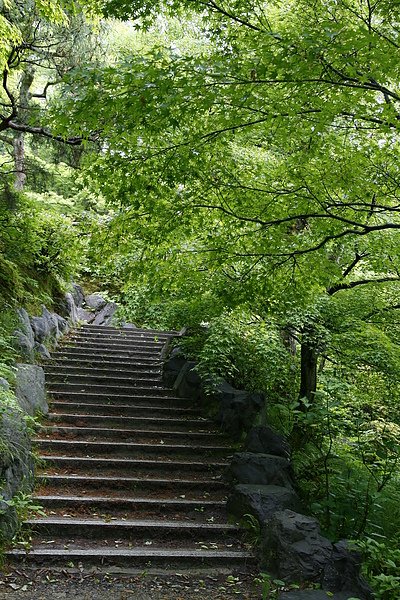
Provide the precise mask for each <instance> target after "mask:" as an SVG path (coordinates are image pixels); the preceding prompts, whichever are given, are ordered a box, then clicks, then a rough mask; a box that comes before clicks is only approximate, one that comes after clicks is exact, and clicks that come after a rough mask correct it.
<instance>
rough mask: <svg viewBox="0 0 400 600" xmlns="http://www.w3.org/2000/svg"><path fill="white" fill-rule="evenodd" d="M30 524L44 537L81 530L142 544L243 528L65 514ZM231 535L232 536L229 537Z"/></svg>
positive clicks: (220, 535) (232, 532) (220, 534)
mask: <svg viewBox="0 0 400 600" xmlns="http://www.w3.org/2000/svg"><path fill="white" fill-rule="evenodd" d="M25 524H26V526H27V527H29V528H32V529H34V531H35V532H36V533H37V534H39V535H41V536H42V537H45V536H50V537H51V538H53V537H55V538H57V537H62V538H71V537H72V538H73V537H74V536H76V535H77V533H78V532H79V537H86V538H88V539H101V540H110V539H112V540H115V539H119V538H121V539H124V540H129V541H130V542H132V543H133V544H134V545H135V546H137V545H141V543H142V542H143V541H145V540H157V539H159V538H162V539H163V540H166V539H167V538H170V539H171V538H172V540H178V539H199V537H200V538H203V539H204V538H206V539H207V540H213V539H216V538H223V537H226V536H236V537H238V536H239V535H240V533H241V531H240V529H239V528H238V527H237V526H235V525H228V524H225V523H223V524H221V523H195V522H191V521H189V522H188V521H159V520H151V519H144V520H133V519H132V520H128V519H126V520H119V519H115V520H112V521H110V520H108V519H107V520H105V519H102V518H100V517H98V518H86V519H79V518H73V517H68V518H63V517H37V518H35V519H28V520H27V521H25ZM230 539H231V538H230ZM235 541H236V540H235Z"/></svg>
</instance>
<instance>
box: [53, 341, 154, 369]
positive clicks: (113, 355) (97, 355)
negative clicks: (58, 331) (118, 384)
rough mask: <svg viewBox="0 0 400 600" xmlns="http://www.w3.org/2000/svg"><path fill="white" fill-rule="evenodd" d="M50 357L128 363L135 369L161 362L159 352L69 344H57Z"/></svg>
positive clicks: (57, 359)
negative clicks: (72, 345)
mask: <svg viewBox="0 0 400 600" xmlns="http://www.w3.org/2000/svg"><path fill="white" fill-rule="evenodd" d="M51 357H52V358H53V359H54V360H56V361H60V360H62V361H63V362H64V360H65V359H75V360H77V361H78V362H81V359H83V360H84V361H85V362H90V363H95V364H104V363H120V364H123V365H125V364H128V365H129V366H130V367H132V366H133V367H134V368H135V369H137V368H138V367H139V365H146V366H149V365H150V366H155V365H160V364H161V357H160V355H159V354H148V353H145V352H141V353H139V352H135V353H132V352H120V351H119V352H115V351H111V352H102V351H101V350H100V351H98V350H93V349H86V350H84V349H82V348H72V347H70V346H59V349H58V350H55V351H54V352H52V353H51Z"/></svg>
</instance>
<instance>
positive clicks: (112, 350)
mask: <svg viewBox="0 0 400 600" xmlns="http://www.w3.org/2000/svg"><path fill="white" fill-rule="evenodd" d="M63 349H65V350H66V351H68V352H72V353H75V354H77V353H78V354H79V353H80V354H93V355H96V354H97V355H99V354H100V355H101V356H104V357H109V356H125V357H127V358H134V359H136V358H138V359H140V358H152V359H155V358H159V357H160V352H161V350H152V349H150V348H137V347H133V346H129V347H111V346H110V347H105V346H97V345H95V344H84V343H71V344H65V345H64V346H63Z"/></svg>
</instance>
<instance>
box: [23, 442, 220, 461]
mask: <svg viewBox="0 0 400 600" xmlns="http://www.w3.org/2000/svg"><path fill="white" fill-rule="evenodd" d="M34 441H35V445H36V446H37V447H38V448H39V450H40V451H41V452H43V453H46V451H48V452H51V453H52V454H54V453H55V452H56V453H58V452H59V453H65V452H68V453H69V454H70V456H77V455H82V454H83V455H84V456H89V457H90V456H93V457H94V456H98V455H105V456H109V455H112V456H123V457H132V456H136V457H140V456H143V455H144V456H146V455H153V456H154V455H155V456H159V457H162V456H166V455H167V456H169V457H173V458H174V457H177V456H187V455H194V456H216V455H217V456H221V455H222V456H224V455H226V454H227V453H228V448H227V447H226V446H215V445H214V446H212V445H211V444H210V445H200V444H196V445H195V444H182V443H181V444H178V443H176V444H163V443H161V442H160V443H158V444H157V443H142V444H140V443H134V442H114V441H113V442H111V441H103V442H101V441H93V442H92V441H86V440H55V439H44V438H34Z"/></svg>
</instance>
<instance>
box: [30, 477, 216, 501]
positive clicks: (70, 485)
mask: <svg viewBox="0 0 400 600" xmlns="http://www.w3.org/2000/svg"><path fill="white" fill-rule="evenodd" d="M112 472H114V471H112ZM150 474H151V477H149V473H148V472H147V473H146V471H144V470H143V471H142V472H138V473H135V475H136V476H135V477H132V476H116V475H110V476H108V477H107V476H104V475H101V476H99V477H96V476H95V475H91V476H90V477H85V476H84V475H75V474H74V475H68V474H63V475H56V474H53V473H50V474H44V475H39V476H38V479H37V483H38V485H40V486H41V487H40V488H39V490H38V491H37V494H40V495H51V496H55V495H56V494H57V497H58V496H60V497H69V496H72V495H74V494H76V493H77V492H79V495H78V496H77V498H80V499H82V502H84V501H85V500H84V499H85V497H88V495H89V496H92V495H93V494H96V495H97V496H98V497H101V496H111V497H113V498H115V499H121V500H129V501H132V502H133V501H135V500H137V498H138V497H139V498H140V499H142V500H144V499H146V500H149V502H150V501H151V502H155V503H157V502H158V503H160V502H162V501H167V500H168V501H169V500H171V501H172V500H179V501H181V500H182V499H183V498H184V499H185V501H186V500H190V501H191V502H192V501H193V502H201V503H202V505H203V503H204V501H211V500H212V501H214V502H217V501H218V502H222V504H224V502H223V500H224V498H226V495H227V493H228V488H227V486H226V484H225V482H224V481H221V480H220V479H210V477H209V478H208V479H207V478H206V474H205V473H204V471H202V472H199V473H196V475H195V476H194V477H193V476H192V474H191V477H190V479H188V478H187V479H183V478H182V477H180V476H179V477H178V476H177V475H176V474H175V477H173V476H172V475H173V474H171V476H170V477H169V478H165V476H164V478H163V477H162V476H163V473H162V472H150ZM127 495H129V496H128V497H127ZM182 501H183V500H182ZM224 505H225V504H224Z"/></svg>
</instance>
